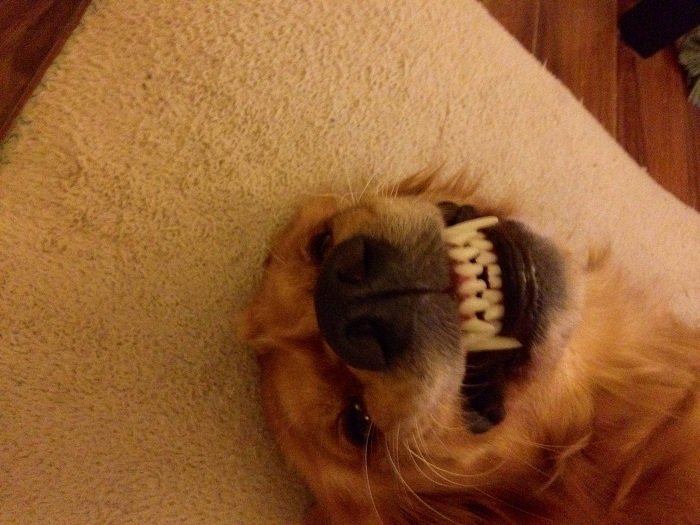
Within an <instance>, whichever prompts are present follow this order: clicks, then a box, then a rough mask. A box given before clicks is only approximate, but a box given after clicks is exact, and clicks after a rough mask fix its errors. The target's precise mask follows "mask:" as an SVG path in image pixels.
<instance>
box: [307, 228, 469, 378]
mask: <svg viewBox="0 0 700 525" xmlns="http://www.w3.org/2000/svg"><path fill="white" fill-rule="evenodd" d="M431 234H432V235H429V236H428V238H423V239H421V242H420V243H417V244H419V245H420V249H419V250H417V249H416V245H413V246H412V248H413V249H408V248H402V247H400V246H399V245H398V244H396V243H389V242H388V241H385V240H382V239H377V238H372V237H369V236H366V235H358V236H355V237H352V238H350V239H347V240H345V241H343V242H341V243H340V244H338V245H337V246H336V247H335V248H334V249H333V250H332V251H331V253H330V254H329V256H328V258H327V259H326V261H325V262H324V264H323V266H322V268H321V273H320V275H319V278H318V281H317V284H316V288H315V294H314V304H315V307H316V317H317V320H318V324H319V328H320V330H321V334H322V335H323V338H324V339H325V341H326V342H327V343H328V345H329V346H330V347H331V348H332V349H333V350H334V351H335V353H336V354H338V356H339V357H340V358H341V359H343V361H345V362H346V363H347V364H348V365H350V366H352V367H355V368H359V369H364V370H384V369H387V368H389V367H391V366H392V365H393V364H394V363H396V362H397V361H398V360H399V358H401V357H402V356H404V355H405V354H406V353H407V352H408V351H409V350H410V349H411V348H417V347H419V346H420V344H419V343H420V342H421V340H423V339H425V338H426V337H429V335H430V334H432V333H434V332H433V331H434V330H435V331H438V332H439V331H442V333H443V335H444V334H452V335H451V339H452V342H453V343H455V344H456V345H457V346H459V345H458V335H457V331H456V318H455V315H454V311H455V308H454V299H453V298H452V296H451V295H450V293H449V292H450V288H451V282H452V280H451V268H450V264H449V262H448V259H447V257H446V250H445V247H444V246H443V243H442V241H441V239H440V236H439V232H438V231H435V232H431ZM416 251H418V252H419V253H416Z"/></svg>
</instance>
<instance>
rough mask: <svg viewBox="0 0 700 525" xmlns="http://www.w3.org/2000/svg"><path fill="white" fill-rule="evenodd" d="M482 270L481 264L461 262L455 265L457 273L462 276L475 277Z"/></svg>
mask: <svg viewBox="0 0 700 525" xmlns="http://www.w3.org/2000/svg"><path fill="white" fill-rule="evenodd" d="M483 271H484V267H483V266H482V265H480V264H474V263H462V264H458V265H457V266H456V267H455V272H457V275H461V276H462V277H476V276H477V275H481V272H483Z"/></svg>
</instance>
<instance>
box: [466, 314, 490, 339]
mask: <svg viewBox="0 0 700 525" xmlns="http://www.w3.org/2000/svg"><path fill="white" fill-rule="evenodd" d="M460 328H461V329H462V331H464V332H468V333H480V334H491V335H496V332H497V331H498V330H497V328H498V327H496V326H494V325H493V324H491V323H487V322H486V321H482V320H481V319H477V318H476V317H473V318H471V319H467V320H466V321H462V324H461V325H460Z"/></svg>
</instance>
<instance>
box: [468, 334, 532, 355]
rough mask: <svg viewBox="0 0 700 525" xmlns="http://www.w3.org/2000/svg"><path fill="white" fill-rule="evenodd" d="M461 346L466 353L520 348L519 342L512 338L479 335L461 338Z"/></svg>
mask: <svg viewBox="0 0 700 525" xmlns="http://www.w3.org/2000/svg"><path fill="white" fill-rule="evenodd" d="M462 346H463V347H464V349H465V350H467V351H468V352H487V351H493V350H512V349H515V348H520V347H521V346H523V345H521V344H520V341H518V340H517V339H515V338H513V337H504V336H500V335H498V336H494V337H489V336H486V337H484V336H482V335H480V334H469V335H467V336H465V337H462Z"/></svg>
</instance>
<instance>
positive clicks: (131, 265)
mask: <svg viewBox="0 0 700 525" xmlns="http://www.w3.org/2000/svg"><path fill="white" fill-rule="evenodd" d="M15 132H16V133H15V136H14V137H13V138H12V139H10V140H9V141H8V142H7V143H6V144H5V145H4V147H3V150H2V166H1V167H0V309H1V311H0V344H1V346H2V348H1V349H0V350H1V351H0V523H7V524H13V523H66V524H68V523H70V524H82V523H85V524H88V523H89V524H95V523H115V524H116V523H120V524H121V523H134V524H144V523H154V524H160V523H163V524H165V523H221V524H224V523H226V524H232V523H236V524H237V523H249V524H256V523H270V524H272V523H287V522H292V521H295V520H297V519H298V517H299V516H300V514H301V512H302V509H303V507H304V505H305V504H306V502H307V496H306V493H305V492H304V490H303V489H302V488H301V485H300V484H299V482H298V480H297V479H296V478H295V477H294V475H293V474H292V473H291V472H290V471H289V470H288V469H286V467H285V466H284V464H283V462H282V460H281V459H280V457H279V456H278V454H277V452H276V450H275V448H274V446H273V444H272V441H271V439H270V437H269V436H268V434H267V433H266V431H265V429H264V424H263V420H262V417H261V414H260V408H259V402H258V399H257V396H258V390H257V386H256V384H257V383H256V380H257V371H256V365H255V360H254V357H253V355H252V354H251V352H250V351H249V350H248V349H246V348H244V347H242V346H241V345H240V344H239V343H238V342H237V340H236V338H235V336H234V334H233V330H232V322H231V320H232V318H233V316H234V314H235V312H236V311H237V309H238V308H239V307H240V305H241V304H242V302H243V301H244V299H245V297H246V296H247V295H248V294H249V292H250V290H251V288H252V286H253V285H254V283H256V282H257V281H258V279H259V278H260V266H259V264H260V261H261V260H262V259H263V257H264V254H265V251H266V239H267V238H268V235H269V234H270V232H272V231H273V230H274V229H275V227H276V226H277V225H279V224H280V222H281V221H283V220H284V219H285V218H286V217H287V216H288V214H289V212H290V210H291V208H292V206H293V204H294V203H295V202H296V201H297V200H298V198H300V197H301V196H304V195H307V194H309V193H314V192H316V191H319V185H323V184H325V185H334V187H335V188H336V190H337V191H339V192H345V191H347V189H348V187H349V186H351V185H355V186H357V185H358V184H359V185H360V186H362V185H363V183H364V180H366V179H367V178H368V177H376V178H377V180H386V179H387V178H391V179H397V178H400V177H403V176H405V175H408V174H410V173H413V172H415V171H418V170H420V169H422V168H424V167H426V166H429V165H433V166H434V165H436V164H442V163H444V165H445V171H446V172H447V173H453V172H456V171H459V170H465V173H466V176H483V177H484V181H485V185H484V186H483V187H482V190H481V191H482V192H483V193H484V194H485V195H488V196H491V197H494V198H499V197H502V196H516V198H517V199H518V201H519V202H520V204H521V206H522V208H523V210H524V211H525V212H526V213H527V214H528V215H529V216H530V217H532V218H533V219H534V220H535V221H539V222H540V223H541V224H544V225H547V227H548V228H549V229H550V230H551V231H553V232H554V234H555V235H557V236H559V237H560V238H566V237H571V242H572V243H574V244H576V245H582V244H584V243H586V242H588V241H590V240H591V239H595V240H596V241H601V242H611V243H612V246H613V248H614V252H615V256H616V257H618V258H619V259H620V261H621V262H622V264H625V265H626V266H627V268H628V270H629V272H630V273H631V274H632V275H633V277H635V278H636V279H638V280H639V281H640V282H641V283H646V284H647V285H649V286H653V287H654V288H655V289H656V290H657V291H658V295H659V300H660V301H666V300H669V298H672V300H673V301H674V305H675V307H676V308H677V311H678V312H679V313H680V314H681V315H683V316H684V317H685V318H686V319H688V320H690V321H693V322H698V319H699V315H698V310H699V309H698V306H699V305H700V290H699V289H698V283H700V249H699V248H700V220H699V219H698V214H697V213H696V212H694V211H693V210H691V209H689V208H687V207H685V206H683V205H682V204H681V203H679V202H678V201H676V200H675V199H674V198H672V197H671V196H670V195H668V194H667V193H665V192H664V191H662V190H661V189H660V188H659V187H657V185H656V184H655V183H653V182H652V181H651V180H650V179H649V178H648V177H647V175H646V174H645V173H644V172H643V171H642V170H641V169H640V168H639V167H637V166H636V165H635V164H634V163H633V162H632V161H631V160H630V159H629V158H628V157H627V156H626V155H625V154H624V152H623V151H622V150H621V149H620V148H619V147H618V146H617V145H616V144H615V143H614V142H613V140H612V139H611V138H610V137H609V136H607V135H606V134H605V132H604V131H603V130H602V128H601V127H600V126H599V125H598V124H597V123H596V122H595V121H594V120H593V119H592V117H590V116H589V114H587V113H586V112H585V110H584V109H583V108H582V107H581V106H580V105H579V103H578V102H577V101H576V100H574V98H573V97H572V96H571V95H570V94H569V93H568V92H567V91H566V89H565V88H564V87H563V86H562V85H560V84H559V82H558V81H556V80H555V79H554V78H552V77H551V76H550V75H549V74H548V73H547V72H546V71H545V70H544V69H543V67H542V66H541V65H540V64H538V63H537V62H536V61H535V60H534V59H533V58H532V57H531V56H529V55H528V54H527V53H526V52H525V51H524V50H523V49H522V48H520V47H519V46H518V44H517V43H516V42H515V41H514V40H513V39H512V38H511V37H510V36H509V35H508V34H507V33H506V32H505V31H504V30H503V29H502V28H501V27H500V26H498V24H497V23H496V22H495V21H494V20H492V19H491V18H490V17H489V15H488V14H487V13H486V12H485V11H484V9H483V8H482V7H481V6H480V5H479V4H477V3H476V2H475V1H471V0H464V1H446V2H430V1H428V0H426V1H423V2H419V1H409V2H405V3H396V2H382V1H380V0H377V1H369V0H367V1H365V0H363V1H352V0H347V1H343V2H317V1H315V0H297V1H294V2H288V1H284V0H276V1H274V2H257V1H245V0H219V1H211V0H192V1H187V2H149V1H147V0H95V3H94V5H93V6H92V7H91V8H90V9H89V10H88V13H87V14H86V16H85V19H84V21H83V23H82V25H81V27H80V28H79V29H78V30H77V31H76V33H75V34H74V35H73V37H72V38H71V39H70V41H69V43H68V45H67V47H66V49H65V51H64V52H63V54H62V55H61V56H60V57H59V59H58V60H57V62H56V64H55V65H54V66H53V67H52V68H51V69H50V71H49V72H48V74H47V76H46V78H45V81H44V83H43V85H42V87H41V88H40V89H39V91H38V92H37V94H36V96H35V97H34V99H33V101H32V102H31V104H30V105H29V106H28V107H27V108H26V110H25V112H24V114H23V116H22V123H21V124H20V125H19V126H18V127H17V128H16V130H15ZM299 380H300V382H303V378H299Z"/></svg>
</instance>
